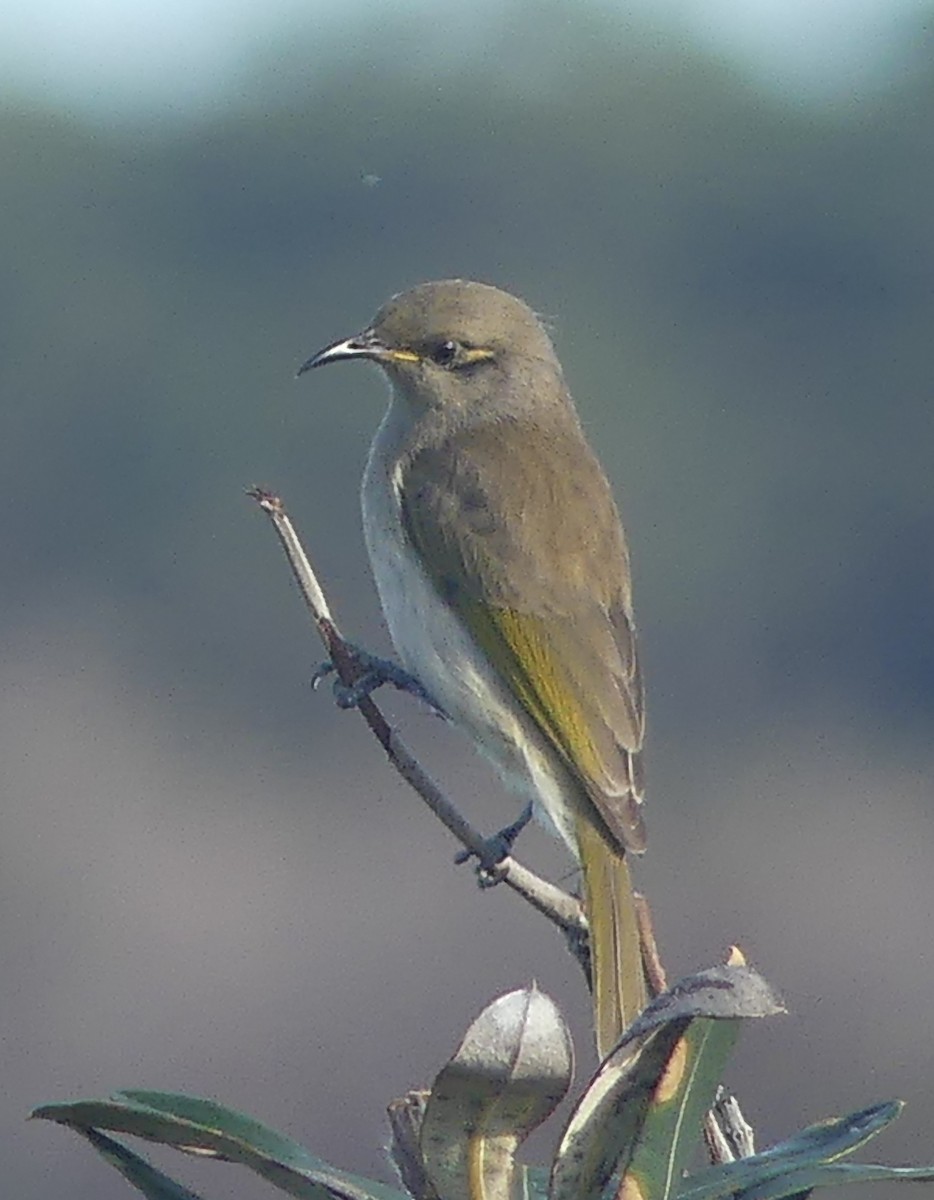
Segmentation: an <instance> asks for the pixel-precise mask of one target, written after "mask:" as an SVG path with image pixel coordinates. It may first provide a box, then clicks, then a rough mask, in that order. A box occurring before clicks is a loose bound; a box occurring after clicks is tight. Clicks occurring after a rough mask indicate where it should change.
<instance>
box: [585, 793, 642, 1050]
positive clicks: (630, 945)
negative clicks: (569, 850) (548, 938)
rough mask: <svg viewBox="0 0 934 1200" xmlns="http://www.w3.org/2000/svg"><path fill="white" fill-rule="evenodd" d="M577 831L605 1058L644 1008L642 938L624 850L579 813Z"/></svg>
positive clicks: (598, 1026) (599, 1043)
mask: <svg viewBox="0 0 934 1200" xmlns="http://www.w3.org/2000/svg"><path fill="white" fill-rule="evenodd" d="M575 832H576V834H577V849H578V854H579V855H580V863H581V868H582V870H583V874H584V906H585V909H586V913H587V922H588V924H589V926H590V967H591V978H592V984H593V1008H594V1031H595V1033H596V1038H597V1053H598V1055H599V1056H600V1059H601V1060H603V1059H604V1058H606V1056H607V1055H608V1054H609V1053H610V1051H611V1050H612V1049H613V1047H614V1046H615V1044H616V1043H617V1042H618V1041H619V1038H620V1034H621V1033H622V1032H623V1030H624V1029H625V1028H626V1026H627V1025H630V1024H631V1023H632V1022H633V1021H634V1020H635V1018H636V1017H637V1016H638V1015H639V1013H640V1012H641V1011H642V1010H643V1008H645V1005H646V1002H647V999H648V993H647V989H646V982H645V970H644V968H643V965H642V943H641V939H640V937H639V925H638V921H637V918H636V901H635V896H634V895H633V891H632V880H631V879H630V875H629V864H628V863H627V861H626V857H625V855H624V854H623V853H622V852H621V851H620V850H618V849H617V848H615V847H614V846H613V844H612V843H611V842H610V841H609V839H608V837H607V835H606V834H605V833H604V832H603V830H601V829H600V828H599V827H598V826H596V825H594V823H593V822H592V821H588V820H586V819H585V818H583V817H578V819H577V828H576V830H575Z"/></svg>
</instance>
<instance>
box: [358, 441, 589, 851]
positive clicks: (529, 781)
mask: <svg viewBox="0 0 934 1200" xmlns="http://www.w3.org/2000/svg"><path fill="white" fill-rule="evenodd" d="M361 500H362V507H363V527H364V535H365V538H366V545H367V550H368V552H369V556H370V563H371V566H372V569H373V577H374V579H375V581H376V587H377V591H378V592H379V598H380V603H381V604H382V608H383V614H384V616H385V618H386V623H387V625H388V626H389V633H390V636H391V637H392V641H393V645H394V646H395V648H396V651H397V653H398V655H399V657H400V659H401V660H402V664H403V666H404V667H405V668H406V670H408V671H410V672H411V673H412V674H413V675H415V676H416V678H417V679H419V680H420V681H421V683H422V684H423V685H424V686H425V687H426V688H427V690H428V692H429V693H430V694H431V696H432V697H433V698H434V699H435V700H436V701H437V703H438V704H439V705H440V706H441V708H442V709H443V710H444V712H445V713H446V714H447V715H448V716H449V717H450V719H451V721H452V722H453V723H454V724H455V725H457V726H459V727H460V728H461V729H463V730H464V732H465V733H467V734H468V735H469V736H470V737H471V738H472V740H473V742H474V744H475V745H476V747H477V749H479V750H480V751H481V752H482V753H483V754H484V755H485V756H486V757H487V758H489V759H490V760H491V761H492V762H493V764H494V766H495V767H496V769H497V771H498V772H499V774H500V776H501V777H502V779H503V781H504V783H506V785H507V786H508V787H510V788H511V789H512V790H514V791H516V792H518V793H520V794H521V795H522V796H523V797H525V798H527V799H531V800H532V801H533V805H534V808H535V812H536V816H537V817H538V818H539V820H541V821H542V822H543V823H544V824H545V825H547V826H548V827H549V828H550V829H551V831H552V833H554V834H555V835H556V836H558V837H560V838H561V839H562V840H563V841H564V842H565V843H566V844H567V846H568V848H569V849H570V850H571V852H572V853H573V854H574V855H575V856H576V854H577V850H576V838H575V836H574V821H573V812H572V803H569V796H570V794H572V793H575V792H576V790H577V789H576V788H575V787H574V785H573V783H572V781H571V779H570V777H569V776H568V774H567V772H566V770H565V768H564V766H563V764H562V763H561V761H560V759H559V758H558V756H557V754H556V752H555V751H554V750H553V749H552V748H551V746H550V745H549V744H548V743H547V742H546V740H545V738H544V737H543V735H542V734H541V733H540V732H539V730H538V728H537V726H535V724H534V722H533V721H532V720H531V718H529V717H527V716H525V715H524V714H523V713H522V711H521V710H520V709H519V707H518V702H517V701H516V700H515V698H514V696H513V695H512V693H511V692H510V691H509V690H508V688H507V687H506V686H505V685H504V684H502V683H501V682H500V681H499V679H498V678H497V676H496V675H495V673H494V672H493V670H492V668H491V667H490V666H489V664H488V661H487V659H486V656H485V655H484V654H483V653H482V652H481V651H480V649H479V648H478V647H477V645H476V643H475V642H474V641H473V639H472V638H471V636H470V634H469V633H468V632H467V630H466V628H465V627H464V626H463V625H462V623H461V622H460V620H459V619H458V617H457V616H456V615H455V613H454V611H453V610H452V609H451V608H450V607H449V606H447V605H446V604H444V603H443V602H442V600H441V598H440V597H439V596H438V594H437V592H436V591H435V589H434V587H433V585H432V584H431V582H430V580H429V579H428V577H427V576H426V574H425V572H424V571H423V570H422V568H421V566H420V564H419V562H418V559H417V558H416V557H415V555H414V552H413V551H412V550H411V548H410V547H409V545H408V544H407V542H406V540H405V536H404V533H403V528H402V523H401V517H400V512H399V503H398V497H397V494H396V489H395V487H394V486H393V481H392V480H391V479H390V478H388V477H387V475H386V474H385V472H383V471H380V470H379V469H378V468H376V467H374V465H373V456H372V454H371V460H370V462H369V463H368V464H367V470H366V473H365V475H364V479H363V488H362V494H361ZM510 819H511V816H510Z"/></svg>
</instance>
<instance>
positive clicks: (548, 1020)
mask: <svg viewBox="0 0 934 1200" xmlns="http://www.w3.org/2000/svg"><path fill="white" fill-rule="evenodd" d="M571 1070H572V1052H571V1041H570V1036H569V1034H568V1031H567V1026H566V1025H565V1023H564V1021H563V1019H562V1018H561V1014H560V1013H559V1012H558V1009H557V1007H556V1006H555V1004H554V1002H553V1001H551V1000H550V999H549V998H548V997H547V996H546V995H544V994H543V993H542V992H540V991H539V990H538V988H536V987H535V986H534V985H533V986H532V987H529V988H523V989H521V990H519V991H515V992H509V993H508V994H507V995H505V996H500V997H499V998H498V999H497V1000H494V1001H493V1003H492V1004H489V1005H488V1006H487V1007H486V1008H485V1009H484V1010H483V1012H482V1013H481V1014H480V1015H479V1016H478V1017H477V1019H476V1020H475V1021H474V1022H473V1024H472V1025H471V1026H470V1028H469V1029H468V1030H467V1033H466V1035H465V1037H464V1040H463V1041H462V1042H461V1044H460V1046H459V1047H458V1050H457V1052H456V1054H455V1055H454V1056H453V1058H452V1059H451V1060H450V1062H448V1063H447V1064H446V1065H445V1066H444V1067H443V1068H442V1070H441V1071H440V1072H439V1074H438V1076H437V1078H436V1079H435V1081H434V1083H433V1084H432V1087H431V1094H430V1095H429V1097H428V1102H427V1105H426V1108H425V1114H424V1118H423V1121H422V1127H421V1143H420V1144H421V1152H422V1158H423V1160H424V1165H425V1171H426V1173H427V1175H428V1177H429V1179H430V1180H431V1182H432V1184H433V1185H434V1187H435V1189H436V1190H437V1192H438V1194H439V1195H441V1196H443V1197H444V1200H478V1197H481V1196H482V1197H485V1198H487V1200H509V1198H510V1197H514V1196H516V1195H522V1194H523V1193H524V1192H525V1191H526V1189H527V1188H528V1186H529V1185H530V1180H529V1179H528V1178H526V1176H525V1175H524V1174H522V1173H521V1172H520V1173H517V1172H516V1163H515V1153H516V1149H517V1147H518V1146H519V1144H520V1143H521V1142H522V1141H523V1140H524V1138H526V1137H527V1136H528V1135H529V1133H531V1132H532V1130H533V1129H536V1128H537V1127H538V1126H539V1125H540V1124H541V1123H542V1122H543V1121H544V1120H545V1119H546V1118H547V1117H548V1116H550V1114H551V1113H552V1112H554V1110H555V1108H556V1106H557V1105H558V1104H559V1103H560V1101H561V1099H562V1098H563V1096H564V1095H565V1093H566V1092H567V1089H568V1086H569V1084H570V1080H571Z"/></svg>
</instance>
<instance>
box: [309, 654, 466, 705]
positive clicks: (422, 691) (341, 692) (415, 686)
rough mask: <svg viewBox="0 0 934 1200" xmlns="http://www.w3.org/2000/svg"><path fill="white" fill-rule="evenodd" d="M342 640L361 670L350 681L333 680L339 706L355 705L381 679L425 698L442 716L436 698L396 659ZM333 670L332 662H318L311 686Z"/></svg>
mask: <svg viewBox="0 0 934 1200" xmlns="http://www.w3.org/2000/svg"><path fill="white" fill-rule="evenodd" d="M345 644H346V647H347V650H348V651H349V653H350V654H351V656H352V657H353V660H354V663H355V664H356V665H357V667H359V669H360V674H359V676H358V677H357V679H356V680H355V681H354V682H353V683H352V684H350V685H347V684H345V683H342V682H341V680H340V679H335V680H334V685H333V686H334V699H335V701H336V702H337V706H338V708H356V707H357V705H358V704H359V703H360V701H361V700H363V699H364V698H365V697H367V696H369V695H370V693H371V692H373V691H375V690H376V689H377V688H378V687H382V685H383V684H384V683H391V684H392V685H393V687H395V688H398V689H399V691H400V692H408V693H409V695H410V696H415V697H416V699H418V700H422V701H424V703H425V704H427V705H428V706H429V707H430V708H432V709H434V711H435V712H436V713H438V714H440V715H441V716H444V715H445V713H444V710H443V709H442V708H441V706H440V705H439V704H437V703H436V702H435V700H434V699H433V698H432V697H431V695H430V694H429V693H428V691H427V689H426V688H425V687H424V686H423V685H422V683H421V682H420V681H419V680H418V679H416V678H415V676H414V675H411V674H409V672H408V671H406V670H405V669H404V668H403V667H400V666H399V664H398V663H394V662H391V661H390V660H389V659H388V658H377V657H376V655H374V654H370V653H368V652H367V651H366V650H361V649H360V648H359V646H353V645H351V644H350V642H347V643H345ZM334 670H335V667H334V664H333V663H332V662H323V663H321V665H320V666H319V667H317V668H316V669H315V671H314V674H313V675H312V677H311V686H312V688H317V686H318V684H319V683H320V682H321V681H322V679H325V678H326V677H327V676H328V675H330V674H332V673H333V672H334Z"/></svg>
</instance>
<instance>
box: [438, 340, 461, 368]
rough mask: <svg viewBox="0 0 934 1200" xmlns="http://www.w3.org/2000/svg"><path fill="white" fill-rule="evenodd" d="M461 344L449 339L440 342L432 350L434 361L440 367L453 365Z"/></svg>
mask: <svg viewBox="0 0 934 1200" xmlns="http://www.w3.org/2000/svg"><path fill="white" fill-rule="evenodd" d="M459 350H460V346H459V345H458V344H457V342H454V341H451V340H450V339H448V341H446V342H439V343H438V344H437V346H434V347H433V348H432V351H431V359H432V362H436V363H437V364H438V366H439V367H450V366H453V364H454V362H455V360H456V359H457V354H458V351H459Z"/></svg>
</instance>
